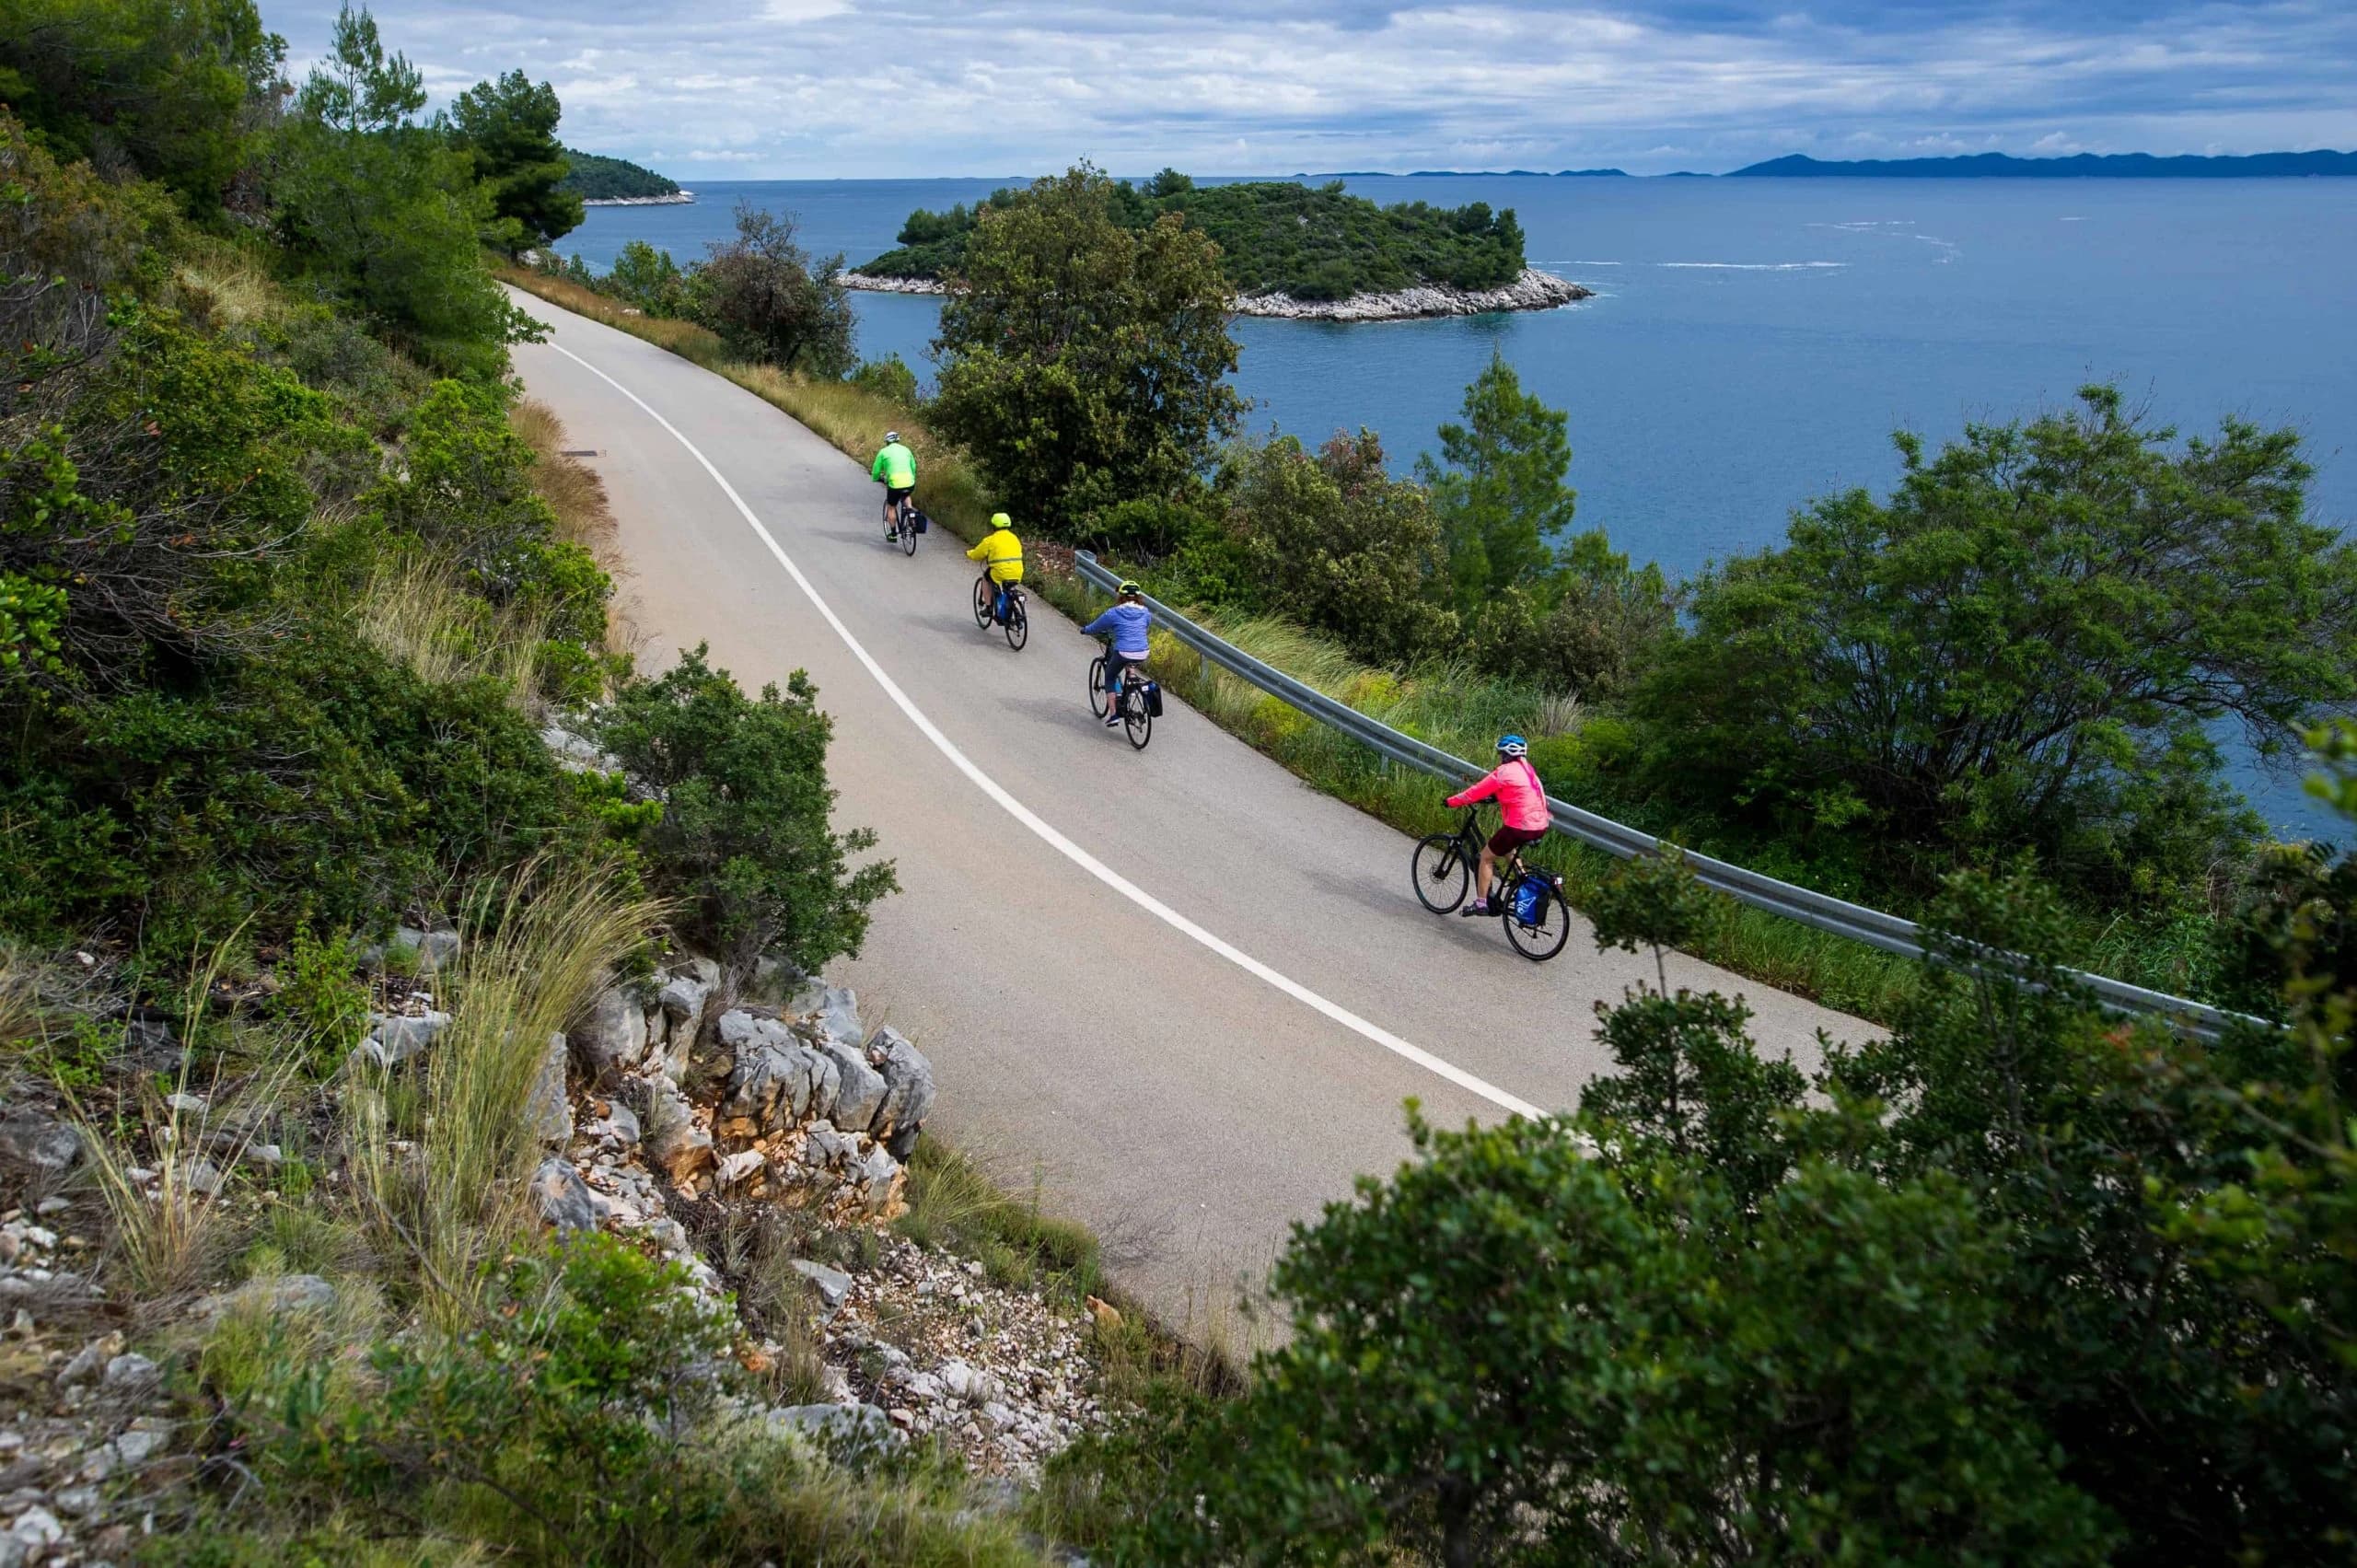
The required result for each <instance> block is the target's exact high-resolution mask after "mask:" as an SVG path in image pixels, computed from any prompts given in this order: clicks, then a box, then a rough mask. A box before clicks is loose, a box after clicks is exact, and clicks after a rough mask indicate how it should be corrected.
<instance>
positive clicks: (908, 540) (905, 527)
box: [897, 505, 917, 555]
mask: <svg viewBox="0 0 2357 1568" xmlns="http://www.w3.org/2000/svg"><path fill="white" fill-rule="evenodd" d="M897 528H898V530H899V532H900V553H901V554H903V555H914V554H915V553H916V552H917V522H916V519H915V518H914V517H910V516H909V510H908V507H907V506H905V505H903V506H902V507H901V508H900V522H899V524H898V525H897Z"/></svg>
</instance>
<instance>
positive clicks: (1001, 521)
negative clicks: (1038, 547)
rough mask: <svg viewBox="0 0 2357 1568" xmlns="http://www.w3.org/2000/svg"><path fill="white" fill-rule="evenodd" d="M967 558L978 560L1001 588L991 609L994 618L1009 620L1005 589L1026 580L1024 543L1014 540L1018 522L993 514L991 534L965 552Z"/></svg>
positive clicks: (1003, 514) (1000, 514)
mask: <svg viewBox="0 0 2357 1568" xmlns="http://www.w3.org/2000/svg"><path fill="white" fill-rule="evenodd" d="M966 559H967V560H969V561H979V562H981V563H982V564H983V566H984V567H985V568H986V569H987V570H988V571H989V573H990V575H991V581H992V582H993V583H995V584H997V585H998V598H997V599H996V601H995V602H994V603H993V607H992V610H991V613H992V616H993V619H995V620H997V621H1005V620H1006V590H1007V589H1008V588H1009V587H1012V586H1014V585H1015V584H1016V583H1019V582H1021V581H1022V580H1023V541H1022V540H1019V539H1017V538H1016V537H1015V519H1013V518H1012V517H1008V516H1007V515H1006V514H1005V513H1004V512H993V513H992V514H991V531H990V532H988V533H986V534H984V535H983V536H982V542H981V543H980V544H978V545H976V546H974V548H973V549H971V550H970V551H968V552H966Z"/></svg>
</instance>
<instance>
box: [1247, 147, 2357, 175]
mask: <svg viewBox="0 0 2357 1568" xmlns="http://www.w3.org/2000/svg"><path fill="white" fill-rule="evenodd" d="M1475 175H1488V176H1497V175H1523V176H1526V177H1527V178H1531V179H1548V178H1553V179H1557V180H1575V179H1577V180H1585V179H1615V180H1625V179H1628V178H1629V177H1630V176H1629V172H1628V170H1626V169H1621V168H1559V169H1557V170H1556V171H1555V172H1554V174H1553V175H1552V176H1551V177H1550V176H1549V175H1548V174H1547V172H1546V171H1545V170H1544V169H1536V168H1419V169H1415V170H1413V171H1411V172H1410V173H1408V174H1405V175H1398V174H1389V173H1386V172H1384V171H1382V170H1377V169H1366V170H1345V171H1344V172H1342V173H1341V174H1331V175H1323V176H1319V177H1318V178H1321V179H1328V180H1337V179H1340V180H1373V179H1384V180H1435V179H1446V178H1448V177H1451V176H1454V177H1457V178H1459V179H1465V178H1469V177H1472V176H1475ZM2324 175H2357V153H2336V152H2313V153H2251V154H2249V155H2247V156H2245V157H2196V156H2192V155H2184V156H2179V157H2154V155H2152V154H2151V153H2106V154H2103V155H2100V156H2098V155H2096V154H2095V153H2079V154H2076V155H2074V156H2073V157H2013V156H2012V155H2011V154H2009V153H1973V154H1970V155H1968V156H1964V157H1902V158H1860V159H1857V160H1855V161H1852V162H1840V161H1828V160H1826V159H1823V158H1813V157H1809V156H1808V155H1806V154H1805V153H1793V154H1790V155H1789V156H1787V157H1776V158H1770V159H1769V160H1768V161H1767V162H1766V163H1755V164H1752V165H1750V166H1748V167H1747V168H1738V169H1735V170H1733V171H1731V172H1730V173H1728V174H1726V175H1724V176H1716V175H1709V174H1702V173H1700V172H1698V171H1696V170H1693V169H1684V168H1681V169H1679V170H1678V172H1676V173H1675V174H1669V175H1665V176H1662V177H1661V178H1664V179H1668V180H1711V179H1721V178H1724V179H1728V180H1744V179H1765V180H1838V179H1841V178H1844V177H1847V178H1850V179H1876V180H2250V179H2292V178H2308V177H2316V176H2324ZM1294 178H1295V179H1296V180H1307V179H1309V178H1311V177H1310V176H1309V175H1306V174H1297V175H1295V176H1294Z"/></svg>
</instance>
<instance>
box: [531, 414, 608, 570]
mask: <svg viewBox="0 0 2357 1568" xmlns="http://www.w3.org/2000/svg"><path fill="white" fill-rule="evenodd" d="M507 427H508V428H509V429H510V430H513V431H514V432H515V433H516V435H517V438H518V439H520V440H521V441H522V442H523V443H524V445H526V446H527V447H530V448H531V449H532V456H533V458H534V459H536V460H535V461H534V462H533V464H532V468H531V481H532V489H533V490H534V491H535V492H537V493H538V494H539V495H540V499H541V500H543V501H546V502H547V503H548V504H549V509H550V510H551V511H552V512H554V513H555V514H556V535H557V538H559V539H561V540H565V541H566V542H568V543H571V544H577V545H579V546H580V547H581V548H582V549H584V550H586V551H587V552H589V553H590V554H592V555H594V556H596V557H597V558H598V564H599V565H601V566H604V567H605V568H606V569H607V570H608V571H609V572H610V571H612V570H613V568H614V512H613V508H612V506H610V505H608V503H607V500H606V482H605V481H603V480H601V479H599V478H598V474H597V471H596V470H593V469H591V468H589V467H587V466H586V465H585V464H584V463H582V462H581V461H580V460H579V459H575V458H568V457H566V456H565V455H564V453H565V445H564V443H565V433H564V422H563V421H562V420H560V419H558V418H557V416H556V411H555V410H554V409H552V408H551V407H549V405H548V404H546V403H543V402H539V401H534V400H533V399H530V398H523V399H519V400H518V401H517V404H516V406H515V407H514V408H512V409H510V410H508V412H507Z"/></svg>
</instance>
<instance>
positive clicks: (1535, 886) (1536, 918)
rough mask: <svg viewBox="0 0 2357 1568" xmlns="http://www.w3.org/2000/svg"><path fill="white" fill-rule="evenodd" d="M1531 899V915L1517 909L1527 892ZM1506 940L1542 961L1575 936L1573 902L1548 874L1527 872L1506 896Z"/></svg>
mask: <svg viewBox="0 0 2357 1568" xmlns="http://www.w3.org/2000/svg"><path fill="white" fill-rule="evenodd" d="M1526 894H1527V896H1528V897H1529V899H1530V900H1531V918H1530V919H1529V920H1524V919H1522V918H1520V917H1519V916H1517V915H1516V914H1515V907H1516V906H1517V905H1519V904H1520V903H1521V902H1522V900H1523V898H1524V896H1525V895H1526ZM1504 901H1505V916H1504V919H1505V927H1506V940H1507V941H1508V942H1510V943H1512V944H1513V945H1514V950H1515V952H1517V953H1520V954H1521V955H1522V956H1523V957H1524V958H1528V959H1529V960H1530V961H1531V962H1532V963H1534V964H1543V963H1545V962H1546V961H1547V960H1548V959H1550V958H1553V957H1554V956H1555V955H1556V954H1558V953H1560V952H1562V950H1563V944H1564V943H1566V942H1568V941H1570V940H1571V939H1572V906H1571V905H1569V904H1567V903H1565V902H1564V901H1563V895H1562V894H1561V893H1559V892H1557V891H1556V890H1555V884H1554V883H1553V881H1552V880H1550V878H1548V877H1536V876H1526V877H1523V879H1522V880H1521V881H1520V882H1518V883H1516V884H1515V886H1514V887H1513V888H1512V889H1509V890H1508V891H1507V892H1506V894H1505V896H1504Z"/></svg>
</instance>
